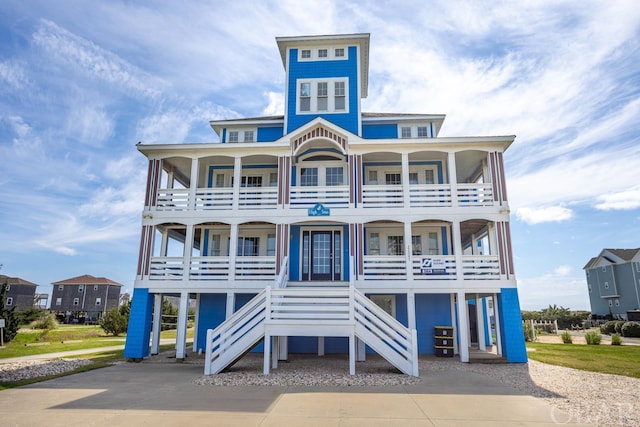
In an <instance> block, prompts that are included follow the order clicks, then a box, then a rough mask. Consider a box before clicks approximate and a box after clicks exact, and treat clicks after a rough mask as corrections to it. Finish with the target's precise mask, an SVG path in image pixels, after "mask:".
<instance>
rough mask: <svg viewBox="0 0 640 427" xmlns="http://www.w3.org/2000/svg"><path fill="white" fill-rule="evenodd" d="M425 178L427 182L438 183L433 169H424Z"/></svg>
mask: <svg viewBox="0 0 640 427" xmlns="http://www.w3.org/2000/svg"><path fill="white" fill-rule="evenodd" d="M424 179H425V184H435V183H436V180H435V174H434V173H433V169H427V170H426V171H424Z"/></svg>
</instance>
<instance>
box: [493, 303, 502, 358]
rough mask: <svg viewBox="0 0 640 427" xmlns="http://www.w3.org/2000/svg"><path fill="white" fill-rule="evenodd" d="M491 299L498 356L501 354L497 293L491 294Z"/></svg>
mask: <svg viewBox="0 0 640 427" xmlns="http://www.w3.org/2000/svg"><path fill="white" fill-rule="evenodd" d="M491 299H492V300H493V324H494V325H495V327H496V350H497V352H498V356H502V337H501V336H500V334H501V331H500V317H499V316H500V313H499V311H498V294H493V296H492V297H491Z"/></svg>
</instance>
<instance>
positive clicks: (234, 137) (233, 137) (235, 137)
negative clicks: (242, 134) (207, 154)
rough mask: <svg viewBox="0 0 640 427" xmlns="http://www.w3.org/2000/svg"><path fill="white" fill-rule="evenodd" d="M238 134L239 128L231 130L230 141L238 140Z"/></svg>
mask: <svg viewBox="0 0 640 427" xmlns="http://www.w3.org/2000/svg"><path fill="white" fill-rule="evenodd" d="M238 134H239V132H238V131H237V130H232V131H229V142H238V140H239V139H238Z"/></svg>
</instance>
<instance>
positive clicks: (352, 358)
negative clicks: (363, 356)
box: [349, 333, 356, 375]
mask: <svg viewBox="0 0 640 427" xmlns="http://www.w3.org/2000/svg"><path fill="white" fill-rule="evenodd" d="M349 374H351V375H355V374H356V335H355V334H353V333H352V334H351V335H349Z"/></svg>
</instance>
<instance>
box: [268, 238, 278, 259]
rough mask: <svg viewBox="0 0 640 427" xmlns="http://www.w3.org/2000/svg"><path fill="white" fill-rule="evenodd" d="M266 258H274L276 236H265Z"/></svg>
mask: <svg viewBox="0 0 640 427" xmlns="http://www.w3.org/2000/svg"><path fill="white" fill-rule="evenodd" d="M267 256H276V235H275V234H269V235H268V236H267Z"/></svg>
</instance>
